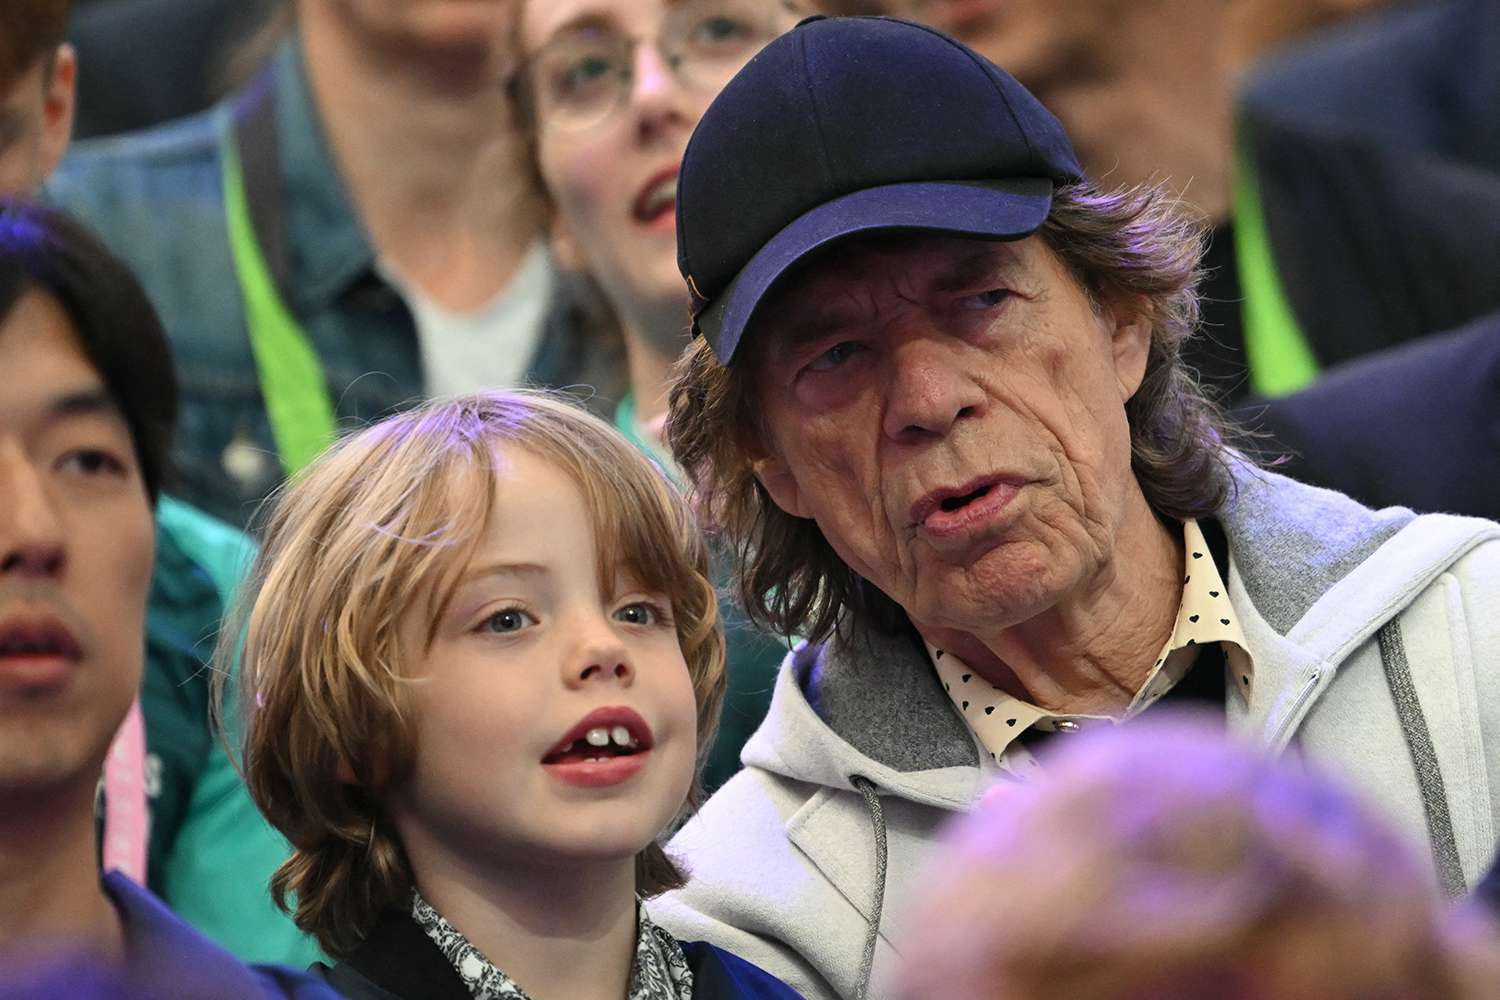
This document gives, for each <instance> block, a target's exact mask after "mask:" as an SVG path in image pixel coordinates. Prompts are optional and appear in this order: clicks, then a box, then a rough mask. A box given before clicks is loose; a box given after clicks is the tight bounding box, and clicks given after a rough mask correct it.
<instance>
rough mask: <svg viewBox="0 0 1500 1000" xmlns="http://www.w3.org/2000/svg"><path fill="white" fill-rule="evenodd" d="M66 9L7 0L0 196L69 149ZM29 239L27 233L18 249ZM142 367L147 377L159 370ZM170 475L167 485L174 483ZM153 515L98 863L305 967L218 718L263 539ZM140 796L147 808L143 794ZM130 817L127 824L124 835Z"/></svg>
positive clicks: (183, 912) (273, 842) (191, 918)
mask: <svg viewBox="0 0 1500 1000" xmlns="http://www.w3.org/2000/svg"><path fill="white" fill-rule="evenodd" d="M67 15H68V3H67V2H66V0H14V2H10V3H6V4H4V5H3V7H0V53H3V60H0V107H3V108H4V109H5V111H4V115H5V118H4V127H5V128H6V129H8V130H9V131H8V134H9V141H8V142H6V143H3V144H0V195H26V194H30V193H32V192H35V191H36V190H37V188H38V187H39V186H40V185H41V184H42V183H43V181H44V180H45V179H46V177H47V176H48V173H49V172H50V171H51V170H52V169H53V168H54V167H55V166H56V165H57V162H58V160H59V159H60V158H61V157H62V156H63V151H64V150H65V149H66V148H67V144H68V124H69V121H70V120H71V117H72V108H73V104H74V86H73V85H74V76H75V74H76V70H77V63H76V60H75V57H74V54H73V52H72V50H71V49H70V48H69V47H68V45H66V44H65V43H64V42H63V40H62V38H63V29H64V25H65V24H66V21H67ZM23 250H24V246H23V245H20V244H18V245H17V246H16V247H13V248H11V250H10V252H11V253H21V252H23ZM41 259H43V260H45V257H43V258H41ZM166 363H167V364H168V365H170V364H171V359H170V357H168V358H167V360H166ZM165 374H166V376H168V377H169V376H170V375H171V373H170V372H168V373H165ZM140 377H141V378H142V379H143V380H144V381H147V382H150V381H151V380H153V379H157V378H161V377H163V373H158V372H149V371H142V372H141V373H140ZM163 478H164V479H165V480H167V489H168V490H170V489H171V487H172V486H173V485H175V482H173V481H172V477H171V476H166V475H164V476H163ZM155 519H156V557H155V564H154V567H153V570H152V577H151V589H150V592H149V595H148V598H147V609H146V667H145V674H144V678H143V680H142V684H141V691H140V710H139V718H140V723H141V724H140V726H136V725H135V718H136V715H135V713H134V712H132V715H131V716H130V720H131V721H130V723H129V724H127V725H126V726H125V727H124V728H123V729H122V731H121V733H120V735H119V737H118V742H117V747H116V749H117V751H118V752H119V753H120V754H121V755H122V761H123V760H129V762H130V763H129V764H128V765H126V764H125V763H123V762H122V763H121V765H120V766H119V767H118V768H116V769H114V770H112V771H111V776H112V777H113V778H115V779H119V780H121V781H123V782H124V783H123V784H122V785H117V786H116V787H114V788H113V789H111V788H106V793H107V794H106V796H105V799H104V802H105V806H104V810H103V812H104V821H105V829H106V831H108V832H110V833H111V834H113V837H114V839H115V840H116V841H117V842H118V844H119V846H120V848H121V849H119V850H116V849H115V845H109V846H108V849H107V850H106V851H105V852H104V853H103V855H102V860H103V862H104V864H105V865H106V866H110V867H116V866H117V867H119V869H120V870H121V871H124V872H126V873H127V874H128V875H129V876H130V877H132V878H134V879H136V880H137V881H139V882H140V883H141V884H143V885H146V886H148V887H149V888H150V889H151V890H152V891H153V892H154V893H156V894H157V895H158V896H159V897H160V898H162V899H163V900H165V901H166V902H167V904H168V905H170V906H171V907H172V908H173V910H174V911H175V912H176V913H177V914H178V915H179V916H181V917H183V918H184V919H185V920H187V921H188V923H190V924H192V925H193V926H194V927H196V928H197V929H198V930H200V931H202V932H203V933H205V934H207V935H208V936H209V937H211V938H213V939H214V940H215V941H217V942H219V943H220V944H222V945H223V946H225V947H226V948H229V949H230V950H231V951H233V952H235V953H236V954H237V955H239V956H240V957H241V958H245V959H247V960H254V961H278V962H287V963H290V964H296V965H306V964H307V963H308V962H311V961H312V960H313V959H314V958H316V957H317V954H318V952H317V949H316V947H315V946H314V945H313V943H312V942H311V940H310V939H309V938H307V937H305V936H304V935H302V934H301V933H300V932H299V931H298V930H297V928H296V927H295V926H294V925H293V924H292V922H291V921H290V920H288V919H287V918H286V917H285V916H283V915H282V914H280V913H279V912H277V911H276V909H275V908H274V907H273V906H272V905H271V898H270V894H269V893H268V892H267V891H266V881H267V879H268V878H269V877H270V873H271V872H272V871H274V870H275V868H276V865H277V864H279V863H280V862H281V860H282V858H284V857H285V856H286V852H287V850H288V847H287V844H286V842H285V841H284V840H283V839H282V838H281V836H280V835H279V834H277V833H276V831H275V830H273V829H271V827H270V826H269V825H268V824H267V823H266V822H265V821H264V819H262V817H261V816H260V813H259V812H258V811H257V810H256V808H255V805H254V803H253V802H251V801H250V795H249V793H248V792H247V791H246V789H245V786H244V783H243V782H242V781H241V780H240V778H239V775H238V774H237V773H236V771H235V770H234V767H233V765H232V763H231V762H230V760H229V757H228V756H227V755H226V754H225V753H224V750H223V748H222V747H221V746H220V745H219V743H218V742H217V741H216V740H215V739H214V737H213V734H212V732H211V730H210V726H209V682H210V679H211V677H212V672H211V670H210V669H209V664H210V661H211V660H212V656H213V648H214V640H215V638H216V636H217V632H218V628H219V622H220V620H221V618H222V617H223V615H224V611H225V608H226V607H228V605H229V602H230V601H231V600H232V597H233V594H234V591H235V589H236V588H237V586H238V585H239V582H240V580H241V578H242V577H243V576H244V575H245V573H246V572H247V571H248V570H249V567H250V563H251V561H252V559H253V556H254V550H253V546H252V545H251V544H250V540H249V539H248V538H246V537H245V535H244V534H243V533H242V532H240V531H238V530H236V529H234V528H232V527H230V526H229V525H227V524H224V523H223V522H221V521H219V520H218V519H216V518H214V517H211V516H209V515H207V514H205V513H203V512H202V511H200V510H197V509H196V508H194V507H192V506H190V505H188V504H186V503H184V502H183V501H182V500H180V499H179V498H177V497H175V496H173V495H171V493H170V492H163V493H162V494H161V496H159V497H158V499H157V502H156V504H155ZM111 791H113V792H114V794H108V793H109V792H111ZM127 797H128V798H130V799H131V800H132V801H131V803H127V802H125V801H123V800H124V799H125V798H127ZM140 800H143V801H144V809H141V808H138V807H137V806H136V805H135V804H134V803H136V802H137V801H140ZM123 816H128V817H132V819H131V820H130V821H128V822H127V821H125V820H122V818H121V817H123ZM121 823H125V826H126V828H127V829H129V832H128V833H125V834H123V839H121V838H122V833H121V828H120V826H119V824H121Z"/></svg>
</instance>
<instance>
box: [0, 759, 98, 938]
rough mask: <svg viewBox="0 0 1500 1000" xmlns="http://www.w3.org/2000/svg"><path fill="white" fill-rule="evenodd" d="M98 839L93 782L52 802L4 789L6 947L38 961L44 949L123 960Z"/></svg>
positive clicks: (2, 917) (0, 831)
mask: <svg viewBox="0 0 1500 1000" xmlns="http://www.w3.org/2000/svg"><path fill="white" fill-rule="evenodd" d="M96 843H97V836H96V834H95V832H94V795H93V787H92V783H90V784H89V785H88V786H87V787H80V788H76V789H73V790H71V791H69V792H68V793H67V794H65V795H62V794H59V795H49V796H47V797H46V798H45V799H44V798H42V797H38V796H31V797H27V796H19V795H15V796H5V795H3V794H0V951H10V950H11V949H12V948H16V949H18V950H19V951H22V952H23V953H25V954H26V955H27V957H29V958H35V957H36V951H35V949H36V947H38V946H40V947H46V948H57V949H61V950H65V951H67V952H70V953H79V952H82V953H89V954H94V955H97V956H99V957H100V958H102V959H103V960H104V961H107V962H118V961H123V959H124V955H125V941H124V932H123V929H122V927H121V925H120V918H119V915H118V914H117V913H116V912H115V908H114V905H113V904H112V903H111V902H110V901H109V898H108V897H107V896H106V895H105V894H104V890H103V889H102V888H101V887H100V885H99V868H98V860H97V856H96V855H97V846H96ZM0 963H3V959H0Z"/></svg>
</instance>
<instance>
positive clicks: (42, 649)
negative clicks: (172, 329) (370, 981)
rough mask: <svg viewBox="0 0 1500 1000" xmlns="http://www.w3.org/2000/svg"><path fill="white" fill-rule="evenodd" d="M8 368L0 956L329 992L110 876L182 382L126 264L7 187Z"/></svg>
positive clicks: (2, 338) (3, 456) (232, 993)
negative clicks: (114, 787)
mask: <svg viewBox="0 0 1500 1000" xmlns="http://www.w3.org/2000/svg"><path fill="white" fill-rule="evenodd" d="M0 367H3V369H4V371H5V373H6V377H5V378H4V379H3V380H0V942H3V943H4V944H3V948H4V951H5V952H6V954H5V955H4V956H0V964H3V965H4V966H6V967H7V968H11V967H16V966H19V965H20V963H21V962H23V961H28V962H34V961H36V960H37V959H38V958H40V957H43V955H44V953H43V952H42V951H41V949H44V948H46V949H57V948H67V949H69V950H73V951H78V952H82V953H83V954H85V955H90V956H92V957H94V958H97V959H101V960H103V961H105V962H107V963H109V964H111V965H115V966H119V967H121V968H122V969H123V970H124V972H125V973H126V975H127V976H128V977H129V979H130V980H132V981H133V983H135V984H138V985H140V986H141V987H142V988H143V989H144V988H146V987H150V988H151V990H147V992H151V991H152V990H154V991H156V995H161V996H183V997H188V996H191V997H223V998H226V1000H227V998H242V997H252V998H253V997H262V996H264V997H281V996H298V997H306V998H309V1000H311V998H319V997H328V996H331V995H332V994H331V993H329V991H327V990H326V988H324V987H322V986H321V985H319V984H317V983H316V981H314V980H312V979H311V978H310V977H306V976H303V975H301V974H297V973H292V972H290V971H287V970H274V969H263V970H252V969H249V968H247V967H245V966H243V965H241V964H240V963H239V962H238V961H237V960H235V959H234V958H233V957H232V956H230V955H229V954H228V953H226V952H223V951H221V950H220V949H219V948H218V947H216V946H215V945H213V944H211V943H210V942H209V941H208V940H207V939H206V938H203V937H201V936H199V935H198V934H197V933H196V932H195V931H193V930H191V929H190V928H189V927H188V926H187V925H186V924H185V923H183V922H182V921H181V920H180V919H179V918H178V917H176V916H174V915H173V914H171V913H170V912H169V911H168V910H167V909H166V908H165V907H164V906H163V905H162V904H161V903H160V902H159V901H157V900H156V898H155V897H154V896H152V895H151V893H150V892H148V891H147V890H145V889H143V888H141V887H140V886H138V885H137V884H136V883H135V882H133V881H132V880H131V879H129V878H127V877H125V876H124V875H121V874H119V873H118V872H107V873H106V874H105V875H104V877H103V880H102V882H101V880H100V876H99V870H98V862H97V860H96V851H97V840H96V834H95V820H94V797H95V788H96V786H97V784H98V781H99V773H100V771H101V769H103V768H104V765H105V759H106V754H107V752H108V751H109V749H110V745H111V741H112V739H113V737H114V735H115V733H116V731H117V730H118V729H119V728H120V725H121V723H122V721H123V720H124V719H125V717H126V713H127V711H128V710H129V708H130V706H131V705H132V703H133V702H134V700H135V697H136V692H137V690H138V688H139V686H140V682H141V672H142V666H143V654H144V650H145V645H146V644H145V634H144V624H145V616H146V598H147V593H148V590H149V585H150V581H151V576H152V562H153V559H152V557H153V550H154V545H153V535H154V527H153V517H152V507H153V506H154V504H155V503H156V501H157V497H158V494H159V490H160V488H161V477H162V474H163V472H164V470H165V467H166V453H167V448H168V445H169V443H170V440H171V426H172V420H173V417H174V415H175V410H176V386H175V384H174V379H173V375H172V368H171V361H170V356H169V354H168V351H167V346H166V339H165V336H164V335H163V333H162V330H161V326H160V324H159V323H158V321H157V319H156V315H155V313H154V312H153V311H152V309H151V306H150V303H149V302H147V300H146V297H145V294H144V293H143V292H142V291H141V289H140V287H139V285H137V284H136V283H135V281H134V279H133V278H132V277H131V276H130V273H129V272H128V271H127V270H126V269H125V268H124V267H123V266H122V265H121V264H120V263H119V261H117V260H116V259H115V258H114V257H112V256H111V255H110V254H109V252H108V251H107V250H105V249H104V247H103V246H102V245H101V244H100V243H99V242H98V241H97V240H96V239H94V238H93V237H92V236H91V235H89V234H88V233H87V232H86V231H84V230H83V229H82V228H81V227H80V226H78V225H77V224H76V223H74V222H72V221H71V220H69V219H67V218H65V217H63V216H61V215H60V214H58V213H56V212H53V211H51V210H48V209H43V208H39V207H35V206H30V205H27V204H25V203H14V202H0ZM108 794H109V785H108V783H106V795H108ZM112 804H117V803H112ZM105 850H106V854H107V853H108V851H109V845H108V844H107V843H106V847H105ZM4 978H9V976H8V975H6V976H4Z"/></svg>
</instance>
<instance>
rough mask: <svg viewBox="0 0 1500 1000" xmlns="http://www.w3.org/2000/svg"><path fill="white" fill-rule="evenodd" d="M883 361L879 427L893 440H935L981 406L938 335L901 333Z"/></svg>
mask: <svg viewBox="0 0 1500 1000" xmlns="http://www.w3.org/2000/svg"><path fill="white" fill-rule="evenodd" d="M888 360H889V363H890V373H889V378H888V381H887V392H886V405H885V415H884V417H883V420H882V427H883V429H884V431H885V435H886V437H887V438H889V439H890V440H892V441H894V442H896V443H898V444H919V443H921V442H922V441H924V440H927V439H929V438H941V437H943V436H944V435H946V434H947V433H948V432H949V431H950V430H952V429H953V426H954V424H956V423H958V422H959V421H960V420H963V419H965V418H966V417H969V416H972V415H974V414H975V413H977V412H978V411H979V409H980V407H982V406H983V404H984V392H983V389H981V387H980V386H979V384H978V382H977V381H976V380H975V379H974V373H973V372H972V371H969V370H968V369H967V368H966V367H965V365H964V359H962V358H960V357H959V356H958V352H956V351H954V350H952V348H951V347H950V346H949V345H947V344H945V343H944V339H943V338H942V337H937V336H926V335H913V336H906V337H904V338H902V340H901V341H900V343H898V344H897V345H896V346H895V348H894V349H893V350H892V352H891V354H890V357H889V359H888Z"/></svg>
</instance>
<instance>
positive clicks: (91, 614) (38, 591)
mask: <svg viewBox="0 0 1500 1000" xmlns="http://www.w3.org/2000/svg"><path fill="white" fill-rule="evenodd" d="M0 368H3V370H4V372H5V377H4V378H3V379H0V798H14V797H16V796H26V795H31V794H38V793H46V792H48V791H51V790H54V789H57V788H59V787H62V786H67V785H70V784H74V783H85V784H86V785H87V786H88V787H90V788H92V787H93V784H94V782H96V781H97V780H98V775H99V768H100V766H101V765H102V764H103V761H104V757H105V753H106V751H107V750H108V747H109V744H110V740H111V739H112V738H113V736H114V733H115V730H116V729H117V728H118V726H119V724H120V721H121V719H123V718H124V716H125V712H126V710H127V709H128V708H129V707H130V703H131V700H132V699H133V698H134V697H135V693H136V689H137V688H138V686H139V684H140V679H141V669H142V661H143V659H144V656H145V638H144V629H145V608H146V593H147V588H148V585H149V582H150V578H151V560H152V555H153V546H154V535H153V527H152V517H151V507H150V503H149V501H148V499H147V496H146V490H145V486H144V485H143V483H142V480H141V474H140V469H139V466H138V465H137V462H136V456H135V449H134V447H133V446H132V442H131V437H130V432H129V430H128V428H127V426H126V424H125V422H124V420H123V419H122V418H121V416H120V414H119V413H118V412H117V411H116V410H115V408H114V406H113V404H112V403H111V402H110V400H109V397H108V395H107V394H106V392H105V387H104V384H103V382H102V381H101V380H100V378H99V375H98V373H97V372H96V371H95V370H94V368H93V366H92V365H91V364H90V363H89V360H88V358H87V356H86V355H85V354H84V353H83V349H82V347H81V346H80V345H79V343H78V340H77V338H76V336H75V335H74V333H73V330H72V326H71V324H70V322H69V320H68V317H67V314H66V313H64V312H63V310H62V308H61V306H59V305H58V303H57V302H56V301H55V300H54V299H53V298H52V297H51V296H50V295H47V294H44V293H41V292H36V291H30V292H27V293H25V294H24V295H23V296H22V298H21V299H20V300H19V301H18V302H17V303H16V305H15V306H14V308H12V309H11V311H10V314H9V315H8V316H7V317H5V319H4V320H3V322H0Z"/></svg>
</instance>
